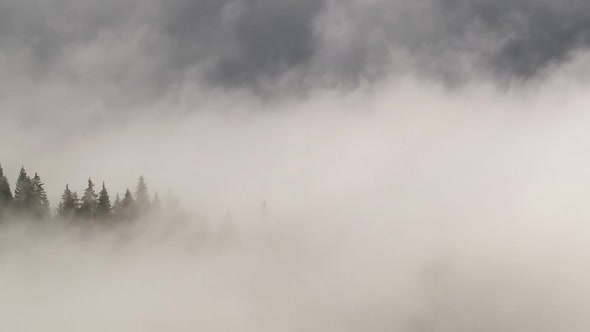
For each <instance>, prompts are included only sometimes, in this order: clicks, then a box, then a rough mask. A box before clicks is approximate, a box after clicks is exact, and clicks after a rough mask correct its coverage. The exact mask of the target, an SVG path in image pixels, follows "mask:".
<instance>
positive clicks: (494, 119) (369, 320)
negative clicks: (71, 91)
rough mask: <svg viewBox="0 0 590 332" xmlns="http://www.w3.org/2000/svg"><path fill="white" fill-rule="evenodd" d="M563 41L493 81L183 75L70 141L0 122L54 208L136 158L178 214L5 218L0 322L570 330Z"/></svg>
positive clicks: (576, 181)
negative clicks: (302, 81)
mask: <svg viewBox="0 0 590 332" xmlns="http://www.w3.org/2000/svg"><path fill="white" fill-rule="evenodd" d="M580 59H581V60H576V61H573V62H572V64H570V65H567V66H563V67H561V68H560V69H559V70H555V71H552V72H550V73H548V74H547V75H546V77H544V78H542V79H538V80H535V81H531V82H530V83H527V84H518V85H515V86H510V87H504V88H497V86H496V85H495V84H491V83H490V84H487V83H482V82H478V83H473V84H469V85H467V86H460V87H454V88H449V87H443V86H442V85H440V84H438V83H434V82H432V81H426V80H422V79H416V78H407V79H392V80H388V81H386V82H382V83H379V84H371V85H368V86H366V87H361V88H358V89H354V90H352V91H349V92H342V91H340V90H338V91H336V90H331V89H322V90H316V91H314V92H312V93H309V94H305V96H302V97H298V98H286V99H280V100H273V101H267V102H261V101H260V99H258V98H257V97H253V96H251V95H250V94H248V93H244V94H242V93H227V94H219V93H215V92H207V91H205V90H202V89H200V88H198V87H196V86H187V87H185V88H184V89H183V90H182V91H183V92H182V93H178V94H175V95H173V96H166V97H163V98H162V99H161V101H159V102H158V103H155V104H153V105H152V106H149V110H148V112H146V113H142V114H135V115H134V119H133V121H130V122H128V123H127V124H126V125H125V126H121V125H117V121H114V120H111V119H109V120H105V122H104V123H102V124H100V125H97V126H95V127H93V128H92V130H88V131H87V132H86V133H83V132H82V131H81V132H79V133H78V132H76V134H75V139H73V140H67V141H64V140H63V139H62V138H60V137H59V135H58V134H57V132H56V131H54V130H53V129H51V128H42V129H40V130H39V131H37V132H32V133H31V134H28V133H26V132H25V131H18V132H16V131H13V132H12V134H13V135H16V137H15V139H17V141H19V142H21V143H22V144H23V145H22V146H25V145H24V144H31V145H30V146H32V147H35V148H32V149H25V148H22V149H14V148H13V147H11V146H9V145H1V146H0V152H1V156H2V158H3V160H2V163H3V164H2V165H3V166H4V169H5V173H6V174H7V176H8V177H9V179H10V180H11V182H12V183H13V182H14V180H15V179H16V176H17V175H18V170H19V169H20V166H21V164H24V165H26V166H27V167H29V168H31V169H34V170H37V171H38V172H39V173H40V174H42V175H44V176H45V177H44V179H45V182H46V184H47V191H48V194H49V197H50V200H51V203H52V206H53V207H54V206H55V204H57V202H59V199H60V195H61V191H62V190H63V186H64V185H65V183H69V184H70V185H71V186H72V187H74V186H76V187H77V188H83V185H84V183H85V181H87V179H88V177H92V178H93V179H96V181H97V183H100V182H102V181H103V180H104V181H106V182H107V184H108V185H109V186H110V187H109V189H111V190H112V192H113V193H114V192H123V190H124V189H125V188H126V187H127V186H132V185H133V184H134V182H133V181H134V178H135V177H136V176H138V175H139V174H143V175H145V177H146V179H147V180H148V184H149V185H150V188H151V189H153V190H156V189H159V190H160V191H161V192H165V191H167V190H169V189H172V190H174V192H175V193H176V195H177V196H178V197H179V198H180V201H181V202H182V205H183V209H185V210H186V211H188V212H187V215H188V216H185V217H184V218H182V220H181V221H179V220H178V218H177V219H175V218H164V217H160V218H159V217H154V216H153V215H152V216H146V217H143V218H139V219H138V220H136V221H135V222H134V223H129V224H125V225H123V226H119V227H110V226H108V227H105V226H104V225H99V226H96V227H94V226H91V225H75V224H74V225H73V224H72V223H65V222H62V221H56V220H50V221H43V222H41V223H40V222H38V221H34V220H23V218H16V217H15V218H12V219H11V220H10V222H6V223H4V224H3V225H2V226H1V227H0V330H2V331H41V330H42V331H56V332H57V331H60V332H63V331H113V332H119V331H121V332H123V331H124V332H132V331H196V330H199V331H322V332H326V331H335V332H336V331H338V332H341V331H408V332H422V331H441V332H458V331H464V332H471V331H536V332H540V331H548V332H549V331H580V332H581V331H588V328H589V327H590V320H588V319H587V317H586V316H587V315H585V312H584V309H585V308H587V307H588V305H589V304H590V303H589V301H590V300H589V299H590V289H589V286H588V283H587V282H586V280H588V278H589V277H590V263H588V260H587V257H586V256H587V254H586V251H587V250H586V249H587V246H588V243H589V241H590V226H589V225H588V223H587V221H588V220H587V219H588V217H587V216H588V214H589V213H590V208H589V206H590V205H589V204H588V199H589V198H588V197H590V195H589V193H590V189H589V188H590V167H588V162H589V157H588V156H587V152H588V151H590V132H589V131H588V128H587V126H586V125H585V124H586V123H588V121H589V120H590V115H588V112H587V106H588V102H587V96H586V91H587V90H588V87H589V84H588V81H587V80H586V77H585V74H584V71H583V70H581V69H583V67H584V66H583V64H584V63H586V62H585V61H584V58H583V57H580ZM63 93H65V94H66V95H67V93H66V92H63ZM40 98H42V97H40ZM193 111H194V112H193ZM110 123H112V125H110ZM107 124H108V125H107ZM1 126H2V127H3V128H8V127H9V125H7V124H6V123H3V124H2V125H1ZM46 135H47V136H46ZM42 137H48V141H43V140H42V139H41V138H42ZM49 138H51V139H52V140H53V141H51V140H49ZM34 142H35V143H34ZM21 143H19V144H21ZM56 143H59V146H53V144H56ZM98 181H100V182H98ZM78 190H80V189H78ZM262 202H266V203H264V204H263V203H262Z"/></svg>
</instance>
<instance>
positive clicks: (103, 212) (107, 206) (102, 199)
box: [96, 182, 112, 219]
mask: <svg viewBox="0 0 590 332" xmlns="http://www.w3.org/2000/svg"><path fill="white" fill-rule="evenodd" d="M111 210H112V206H111V199H110V197H109V192H108V191H107V188H106V186H105V184H104V182H103V183H102V190H101V191H100V193H99V194H98V205H97V207H96V217H97V218H101V219H105V218H107V217H109V216H110V215H111Z"/></svg>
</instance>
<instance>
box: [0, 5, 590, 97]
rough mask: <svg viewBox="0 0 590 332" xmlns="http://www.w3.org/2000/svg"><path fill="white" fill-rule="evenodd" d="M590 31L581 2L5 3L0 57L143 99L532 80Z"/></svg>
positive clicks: (588, 10)
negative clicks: (476, 78)
mask: <svg viewBox="0 0 590 332" xmlns="http://www.w3.org/2000/svg"><path fill="white" fill-rule="evenodd" d="M589 22H590V3H588V2H587V1H576V0H566V1H560V2H559V3H557V2H551V1H545V0H510V1H509V0H495V1H487V0H413V1H406V0H396V1H385V0H374V1H360V0H356V1H355V0H347V1H329V0H168V1H163V0H147V1H139V0H121V1H114V0H109V1H100V2H99V1H93V0H83V1H73V0H47V1H38V0H18V1H17V0H0V56H2V57H3V58H4V59H9V60H8V63H12V62H15V63H19V64H21V65H23V67H25V68H26V70H27V71H28V74H31V75H40V74H43V73H47V72H49V73H52V74H54V75H58V76H60V75H64V76H68V77H73V78H74V79H78V80H80V81H81V82H82V83H85V82H87V81H89V80H92V81H100V80H103V81H104V84H105V85H110V84H117V85H122V87H123V88H132V90H134V91H135V93H137V94H140V95H141V94H142V93H152V92H154V91H157V90H166V89H167V88H168V87H169V86H171V85H172V84H174V83H178V82H183V81H184V80H187V79H189V80H203V79H204V81H205V82H207V83H208V84H211V85H213V86H224V87H256V86H258V85H259V84H261V82H266V83H268V82H273V81H275V80H279V79H283V78H284V76H285V74H289V75H290V77H295V78H296V79H297V81H298V82H304V83H305V84H308V83H310V82H311V83H313V84H336V85H339V84H355V83H356V82H358V81H359V79H368V80H373V79H378V78H380V77H384V76H387V75H388V74H389V73H390V72H391V71H395V70H400V69H403V70H406V71H407V70H410V71H412V72H417V73H420V74H422V75H427V76H434V77H444V78H449V77H450V78H461V77H462V76H467V77H468V76H469V75H472V74H473V73H474V72H476V73H481V72H486V71H487V72H488V73H491V74H493V75H496V76H498V75H499V76H507V77H531V76H534V75H535V74H537V73H538V72H539V71H541V70H543V69H545V68H547V67H548V66H550V65H552V64H559V63H561V62H563V61H564V60H567V59H568V56H569V55H570V54H571V52H572V51H575V50H579V49H583V48H586V47H587V46H588V43H589V37H588V31H589V29H588V28H589V27H590V23H589ZM80 54H82V55H83V56H80ZM88 54H91V55H92V56H88ZM80 59H82V60H80ZM104 59H108V61H106V60H104ZM474 69H476V70H475V71H474Z"/></svg>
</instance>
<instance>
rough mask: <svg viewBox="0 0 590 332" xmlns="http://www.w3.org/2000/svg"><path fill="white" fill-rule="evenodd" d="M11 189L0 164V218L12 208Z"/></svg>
mask: <svg viewBox="0 0 590 332" xmlns="http://www.w3.org/2000/svg"><path fill="white" fill-rule="evenodd" d="M13 199H14V198H13V197H12V191H11V190H10V183H9V182H8V179H7V178H6V175H4V170H3V169H2V165H0V218H2V217H3V216H6V214H7V213H8V212H9V211H10V209H11V208H12V202H13Z"/></svg>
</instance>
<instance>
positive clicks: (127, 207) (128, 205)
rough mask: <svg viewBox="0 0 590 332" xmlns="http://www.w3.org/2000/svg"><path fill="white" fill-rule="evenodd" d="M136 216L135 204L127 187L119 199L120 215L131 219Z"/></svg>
mask: <svg viewBox="0 0 590 332" xmlns="http://www.w3.org/2000/svg"><path fill="white" fill-rule="evenodd" d="M136 216H137V206H136V204H135V200H134V199H133V195H131V191H130V190H129V189H127V190H126V191H125V196H123V199H122V200H121V217H122V219H126V220H133V219H135V217H136Z"/></svg>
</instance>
